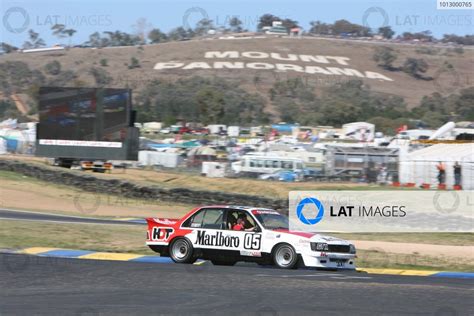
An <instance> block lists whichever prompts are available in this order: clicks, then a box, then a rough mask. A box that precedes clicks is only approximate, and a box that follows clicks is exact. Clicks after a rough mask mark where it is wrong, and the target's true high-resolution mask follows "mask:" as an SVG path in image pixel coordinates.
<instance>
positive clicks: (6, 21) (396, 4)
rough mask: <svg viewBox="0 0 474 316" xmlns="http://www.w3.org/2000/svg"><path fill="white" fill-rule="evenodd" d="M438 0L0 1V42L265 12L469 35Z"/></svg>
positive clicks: (82, 37) (462, 16) (459, 13)
mask: <svg viewBox="0 0 474 316" xmlns="http://www.w3.org/2000/svg"><path fill="white" fill-rule="evenodd" d="M437 1H453V0H398V1H397V0H394V1H368V0H312V1H308V0H291V1H289V0H287V1H282V0H253V1H249V0H240V1H235V0H230V1H229V0H220V1H217V0H199V1H188V0H173V1H170V0H133V1H130V0H129V1H124V0H62V1H58V0H47V1H45V0H24V1H21V0H20V1H10V0H0V5H1V7H0V17H1V20H0V23H1V24H0V32H1V33H0V35H1V36H0V42H7V43H9V44H13V45H15V46H21V45H22V44H23V43H24V42H25V41H26V40H27V38H28V30H29V29H33V30H34V31H36V32H38V33H39V34H40V37H41V38H43V39H44V40H45V41H46V44H47V45H48V46H50V45H54V44H56V43H61V44H67V43H68V40H66V39H58V38H56V37H55V36H53V35H52V31H51V27H52V26H53V25H54V24H56V23H58V24H65V25H66V26H67V28H72V29H75V30H77V33H76V34H74V36H73V38H72V44H81V43H83V42H85V41H87V40H88V38H89V35H90V34H92V33H94V32H96V31H98V32H104V31H116V30H120V31H123V32H128V33H132V32H134V27H133V26H134V25H135V24H136V22H137V20H138V19H139V18H146V20H147V21H148V23H150V24H151V26H152V27H154V28H159V29H161V30H162V31H165V32H167V31H169V30H170V29H172V28H174V27H178V26H190V27H194V26H195V25H196V22H197V21H199V20H200V19H202V18H209V19H211V20H212V21H213V22H214V25H216V26H227V25H228V21H229V19H230V18H231V17H234V16H236V17H238V18H239V19H240V20H241V21H242V22H243V27H244V28H246V29H249V30H251V31H254V30H256V27H257V24H258V18H259V16H261V15H263V14H265V13H271V14H273V15H277V16H279V17H281V18H290V19H293V20H296V21H298V22H299V23H300V25H301V26H302V27H303V28H304V29H305V30H309V28H310V22H311V21H316V20H319V21H322V22H326V23H333V22H334V21H336V20H338V19H346V20H348V21H350V22H353V23H357V24H361V25H366V26H368V27H370V28H372V29H374V30H376V29H377V28H378V27H380V26H385V25H389V26H391V27H392V29H393V30H394V31H395V32H396V33H397V34H401V33H403V32H420V31H425V30H429V31H431V32H432V33H433V35H435V36H436V37H442V35H443V34H457V35H466V34H473V14H474V10H472V9H470V10H469V9H468V10H466V9H450V10H445V9H444V10H442V9H441V10H440V9H437ZM463 1H464V0H463ZM466 1H470V2H473V1H474V0H466ZM473 5H474V4H473Z"/></svg>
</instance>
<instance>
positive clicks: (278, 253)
mask: <svg viewBox="0 0 474 316" xmlns="http://www.w3.org/2000/svg"><path fill="white" fill-rule="evenodd" d="M272 257H273V263H274V264H275V265H276V266H277V267H279V268H281V269H293V268H295V267H296V264H297V263H298V254H297V253H296V251H295V249H294V248H293V247H292V246H291V245H289V244H279V245H277V246H276V247H275V249H274V250H273V255H272Z"/></svg>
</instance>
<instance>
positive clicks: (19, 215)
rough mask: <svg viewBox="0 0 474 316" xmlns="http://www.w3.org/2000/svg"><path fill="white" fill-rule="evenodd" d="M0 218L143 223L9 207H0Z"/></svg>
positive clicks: (114, 223) (90, 222)
mask: <svg viewBox="0 0 474 316" xmlns="http://www.w3.org/2000/svg"><path fill="white" fill-rule="evenodd" d="M0 219H7V220H25V221H40V222H57V223H78V224H79V223H80V224H110V225H143V223H141V222H132V221H118V220H112V219H110V220H109V219H98V218H92V217H78V216H68V215H56V214H44V213H36V212H29V211H18V210H11V209H0Z"/></svg>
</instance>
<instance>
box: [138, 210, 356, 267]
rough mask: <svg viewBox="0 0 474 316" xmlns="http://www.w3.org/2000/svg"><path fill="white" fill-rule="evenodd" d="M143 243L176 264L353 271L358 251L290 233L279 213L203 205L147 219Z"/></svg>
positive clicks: (333, 240) (336, 242)
mask: <svg viewBox="0 0 474 316" xmlns="http://www.w3.org/2000/svg"><path fill="white" fill-rule="evenodd" d="M147 223H148V232H147V241H146V244H147V245H148V246H149V247H150V248H151V249H152V250H154V251H155V252H158V253H160V255H161V256H169V257H171V259H172V260H173V261H174V262H177V263H193V262H195V261H196V260H197V259H204V260H210V261H211V262H212V263H213V264H215V265H234V264H235V263H236V262H237V261H249V262H256V263H259V264H274V265H276V266H277V267H280V268H284V269H291V268H296V267H297V266H306V267H316V268H326V269H355V257H356V249H355V247H354V245H352V244H350V243H349V242H347V241H345V240H342V239H337V238H333V237H329V236H324V235H320V234H316V233H305V232H295V231H290V230H289V229H288V217H286V216H284V215H282V214H280V213H278V212H277V211H274V210H271V209H265V208H257V207H243V206H223V205H216V206H202V207H197V208H195V209H193V210H192V211H190V212H189V213H188V214H186V215H185V216H184V217H183V218H182V219H168V218H147Z"/></svg>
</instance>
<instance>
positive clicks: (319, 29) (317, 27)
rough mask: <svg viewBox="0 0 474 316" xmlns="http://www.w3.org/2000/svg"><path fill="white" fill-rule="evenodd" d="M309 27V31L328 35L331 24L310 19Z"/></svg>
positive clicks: (330, 30) (330, 31) (330, 32)
mask: <svg viewBox="0 0 474 316" xmlns="http://www.w3.org/2000/svg"><path fill="white" fill-rule="evenodd" d="M310 25H311V28H310V30H309V33H312V34H319V35H329V34H332V25H331V24H327V23H322V22H320V21H311V22H310Z"/></svg>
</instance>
